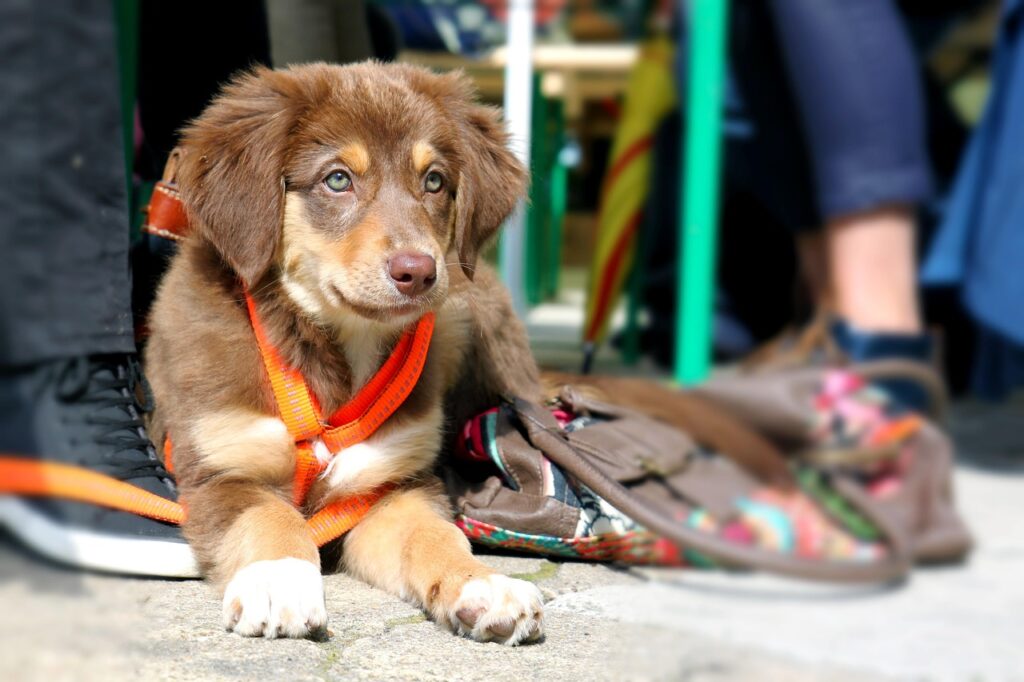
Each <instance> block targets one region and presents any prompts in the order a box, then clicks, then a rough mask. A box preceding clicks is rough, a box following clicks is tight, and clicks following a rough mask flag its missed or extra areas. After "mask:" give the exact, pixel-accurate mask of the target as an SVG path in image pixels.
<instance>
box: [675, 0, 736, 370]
mask: <svg viewBox="0 0 1024 682" xmlns="http://www.w3.org/2000/svg"><path fill="white" fill-rule="evenodd" d="M727 16H728V0H691V2H690V21H689V37H690V39H689V44H690V55H689V57H690V58H689V87H688V91H687V107H686V135H685V136H684V139H685V142H684V145H685V146H684V149H683V153H684V154H685V156H684V158H685V166H684V168H683V187H682V190H683V191H682V202H681V203H682V209H681V211H680V234H679V249H680V257H679V264H680V274H679V277H678V279H677V288H676V297H677V299H676V300H677V308H676V338H675V378H676V381H678V382H679V383H681V384H683V385H692V384H696V383H699V382H701V381H703V380H704V379H706V378H707V376H708V373H709V371H710V365H711V333H712V329H711V317H712V305H713V302H714V294H715V259H716V251H717V237H718V235H717V231H718V230H717V227H718V175H719V165H720V146H721V145H720V143H721V140H720V134H721V111H722V96H723V92H724V82H725V41H726V18H727Z"/></svg>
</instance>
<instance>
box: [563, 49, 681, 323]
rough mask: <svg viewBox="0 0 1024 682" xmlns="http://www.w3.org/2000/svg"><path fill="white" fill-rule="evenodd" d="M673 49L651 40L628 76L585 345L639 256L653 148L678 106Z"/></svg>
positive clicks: (601, 214) (604, 197) (602, 213)
mask: <svg viewBox="0 0 1024 682" xmlns="http://www.w3.org/2000/svg"><path fill="white" fill-rule="evenodd" d="M674 49H675V48H674V46H673V44H672V42H671V41H670V40H669V39H668V37H665V36H657V37H653V38H650V39H648V40H647V41H646V42H644V44H643V45H642V46H641V48H640V53H639V55H638V57H637V62H636V64H635V65H634V66H633V70H632V72H631V73H630V76H629V82H628V84H627V86H626V97H625V101H624V106H623V110H622V119H621V120H620V122H619V127H618V130H616V131H615V139H614V140H613V141H612V151H611V156H610V158H609V162H608V171H607V173H606V174H605V177H604V182H603V184H602V187H601V199H600V204H599V207H598V218H597V220H598V223H597V240H596V246H595V249H594V261H593V264H592V266H591V270H590V286H589V291H588V293H587V316H586V321H585V323H584V326H583V340H584V341H586V342H588V343H598V342H600V341H601V340H602V339H603V338H604V336H605V334H606V333H607V331H608V321H609V319H610V318H611V313H612V310H613V309H614V307H615V303H616V302H617V301H618V298H619V295H620V294H621V292H622V287H623V283H624V282H625V280H626V275H627V274H628V273H629V271H630V268H631V267H632V265H633V259H634V257H635V255H636V234H637V230H638V229H639V227H640V221H641V218H642V216H643V207H644V204H645V203H646V201H647V194H648V191H649V190H650V176H651V165H652V158H651V147H652V145H653V143H654V133H655V130H656V129H657V127H658V125H659V123H660V122H661V121H662V119H663V118H664V117H665V116H666V115H667V114H668V113H669V112H670V111H671V110H672V109H673V108H674V107H675V106H676V84H675V77H674V74H673V72H672V65H673V56H674Z"/></svg>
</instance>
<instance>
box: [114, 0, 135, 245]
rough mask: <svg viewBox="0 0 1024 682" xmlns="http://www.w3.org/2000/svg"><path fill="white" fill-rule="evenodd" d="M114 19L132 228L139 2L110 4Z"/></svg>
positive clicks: (121, 1)
mask: <svg viewBox="0 0 1024 682" xmlns="http://www.w3.org/2000/svg"><path fill="white" fill-rule="evenodd" d="M114 21H115V25H116V26H117V58H118V67H119V70H120V81H121V133H122V139H123V142H124V172H125V181H126V189H127V191H128V194H127V199H128V202H127V203H128V221H129V225H131V226H132V227H133V228H134V226H135V224H136V222H137V220H136V218H137V217H138V203H137V198H136V197H135V196H134V191H133V186H132V170H133V169H134V163H133V162H134V147H135V94H136V82H135V79H136V74H137V72H138V69H137V66H136V65H137V64H138V54H139V3H138V2H137V1H136V0H118V1H117V2H116V3H114ZM133 234H134V233H133Z"/></svg>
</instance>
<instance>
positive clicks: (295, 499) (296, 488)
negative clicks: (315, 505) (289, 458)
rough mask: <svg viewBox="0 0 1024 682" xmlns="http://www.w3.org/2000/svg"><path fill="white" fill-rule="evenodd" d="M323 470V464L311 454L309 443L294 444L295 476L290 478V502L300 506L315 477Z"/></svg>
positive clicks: (311, 448) (311, 449)
mask: <svg viewBox="0 0 1024 682" xmlns="http://www.w3.org/2000/svg"><path fill="white" fill-rule="evenodd" d="M323 470H324V465H323V464H321V462H320V460H318V459H317V458H316V455H314V454H313V447H312V446H311V445H310V444H309V443H298V444H296V446H295V476H294V477H293V479H292V504H294V505H295V506H296V507H302V503H303V502H304V501H305V500H306V494H307V493H308V492H309V489H310V487H312V485H313V482H314V481H315V480H316V477H317V476H319V475H320V472H321V471H323Z"/></svg>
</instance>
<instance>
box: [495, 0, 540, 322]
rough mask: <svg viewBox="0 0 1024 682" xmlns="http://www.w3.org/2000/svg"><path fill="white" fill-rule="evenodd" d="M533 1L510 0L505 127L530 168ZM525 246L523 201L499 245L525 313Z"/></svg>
mask: <svg viewBox="0 0 1024 682" xmlns="http://www.w3.org/2000/svg"><path fill="white" fill-rule="evenodd" d="M533 6H534V0H509V2H508V35H507V38H506V42H507V45H508V47H507V56H506V61H505V125H506V126H507V128H508V132H509V135H510V136H511V146H512V151H513V152H515V155H516V156H517V157H519V160H520V161H522V162H523V164H524V165H525V166H526V167H527V168H529V167H530V123H531V112H532V107H533V101H532V100H533ZM525 246H526V203H525V202H524V201H520V202H519V205H518V206H517V207H516V210H515V211H514V212H513V213H512V215H511V216H510V217H509V219H508V221H506V223H505V229H504V231H503V233H502V237H501V243H500V245H499V252H498V257H499V262H500V265H501V276H502V279H503V280H504V281H505V286H507V287H508V289H509V291H510V292H511V294H512V304H513V305H514V306H515V309H516V312H518V313H519V315H520V316H523V315H524V314H525V312H526V295H525V289H524V286H523V272H524V267H523V266H524V262H523V258H524V255H525V253H524V252H525Z"/></svg>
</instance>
